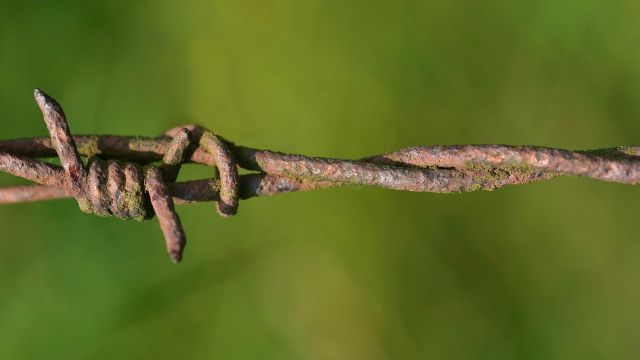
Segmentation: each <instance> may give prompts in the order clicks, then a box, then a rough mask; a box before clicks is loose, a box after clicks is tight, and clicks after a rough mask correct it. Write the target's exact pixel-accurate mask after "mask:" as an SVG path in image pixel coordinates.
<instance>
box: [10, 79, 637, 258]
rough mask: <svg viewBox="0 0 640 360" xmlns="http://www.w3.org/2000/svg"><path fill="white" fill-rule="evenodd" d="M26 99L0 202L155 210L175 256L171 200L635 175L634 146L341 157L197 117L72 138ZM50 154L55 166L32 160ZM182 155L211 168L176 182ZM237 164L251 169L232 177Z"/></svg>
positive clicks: (230, 201) (121, 212) (468, 187)
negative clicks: (30, 121) (11, 182)
mask: <svg viewBox="0 0 640 360" xmlns="http://www.w3.org/2000/svg"><path fill="white" fill-rule="evenodd" d="M35 98H36V101H37V103H38V105H39V106H40V109H41V110H42V113H43V116H44V121H45V123H46V125H47V128H48V130H49V134H50V138H25V139H16V140H4V141H0V170H2V171H5V172H8V173H10V174H13V175H16V176H19V177H22V178H25V179H28V180H31V181H34V182H36V183H37V184H34V185H23V186H12V187H4V188H0V204H8V203H18V202H29V201H38V200H50V199H59V198H75V199H76V201H77V202H78V204H79V206H80V209H81V210H82V211H84V212H88V213H94V214H96V215H99V216H117V217H120V218H122V219H125V220H128V219H135V220H138V221H147V220H149V219H151V218H153V216H154V215H157V216H158V220H159V222H160V226H161V228H162V231H163V233H164V235H165V239H166V243H167V250H168V252H169V254H170V255H171V258H172V260H173V261H174V262H179V261H180V260H181V259H182V253H183V250H184V247H185V244H186V236H185V233H184V230H183V229H182V225H181V223H180V217H179V216H178V214H177V213H176V212H175V209H174V204H179V205H183V204H190V203H197V202H205V201H215V202H216V204H217V208H218V212H219V213H220V214H221V215H223V216H233V215H235V214H236V212H237V209H238V204H239V200H246V199H249V198H252V197H256V196H268V195H276V194H281V193H287V192H292V191H308V190H313V189H319V188H329V187H333V186H340V185H347V184H357V185H369V186H378V187H383V188H387V189H393V190H408V191H421V192H437V193H454V192H466V191H476V190H493V189H496V188H500V187H502V186H505V185H515V184H526V183H530V182H533V181H538V180H546V179H551V178H554V177H558V176H586V177H590V178H594V179H599V180H604V181H612V182H619V183H625V184H635V183H637V182H640V157H639V156H640V146H620V147H614V148H606V149H597V150H584V151H568V150H561V149H552V148H546V147H537V146H508V145H459V146H458V145H457V146H428V147H412V148H406V149H402V150H398V151H394V152H390V153H386V154H382V155H378V156H372V157H367V158H363V159H360V160H340V159H331V158H318V157H307V156H302V155H290V154H283V153H278V152H273V151H269V150H259V149H254V148H249V147H244V146H239V145H235V144H234V143H232V142H230V141H228V140H226V139H224V138H222V137H220V136H219V135H217V134H215V133H214V132H211V131H209V130H207V129H205V128H203V127H201V126H198V125H187V126H183V127H178V128H175V129H172V130H169V131H167V132H166V133H164V134H162V135H161V136H159V137H156V138H150V137H140V136H112V135H76V136H73V135H71V132H70V130H69V126H68V123H67V120H66V117H65V115H64V111H63V110H62V107H61V106H60V105H59V104H58V103H57V102H56V101H55V100H54V99H53V98H51V97H50V96H48V95H47V94H45V93H44V92H42V91H40V90H38V89H36V90H35ZM55 156H58V157H59V158H60V161H61V163H62V166H57V165H54V164H50V163H46V162H43V161H40V160H38V158H51V157H55ZM81 156H84V157H86V160H85V161H83V160H82V157H81ZM185 163H196V164H204V165H209V166H216V167H217V168H218V171H219V174H220V176H219V177H218V178H212V179H202V180H194V181H186V182H176V178H177V176H178V172H179V170H180V167H181V166H182V165H183V164H185ZM238 168H243V169H247V170H252V171H255V173H253V174H246V175H238Z"/></svg>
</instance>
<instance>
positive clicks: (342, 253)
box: [0, 0, 640, 359]
mask: <svg viewBox="0 0 640 360" xmlns="http://www.w3.org/2000/svg"><path fill="white" fill-rule="evenodd" d="M0 76H1V82H0V137H1V138H2V139H11V138H18V137H32V136H45V135H46V134H47V130H46V127H45V125H44V123H43V121H42V115H41V113H40V111H39V109H38V107H37V105H36V103H35V101H34V99H33V95H32V94H33V89H34V88H36V87H39V88H41V89H43V90H44V91H46V92H48V93H49V94H51V95H52V96H54V97H55V98H56V99H58V101H59V102H60V103H61V104H62V105H63V106H64V108H65V111H66V113H67V116H68V118H69V122H70V126H71V129H72V132H73V133H75V134H88V133H91V134H93V133H96V134H122V135H147V136H155V135H157V134H160V133H161V132H163V131H165V130H167V129H169V128H172V127H175V126H178V125H184V124H189V123H199V124H202V125H204V126H206V127H208V128H210V129H213V130H214V131H216V132H218V133H220V134H222V135H223V136H225V137H226V138H228V139H230V140H232V141H235V142H237V143H239V144H242V145H248V146H254V147H258V148H268V149H272V150H278V151H284V152H291V153H301V154H305V155H313V156H327V157H339V158H360V157H364V156H369V155H374V154H379V153H382V152H386V151H391V150H396V149H400V148H403V147H408V146H417V145H434V144H468V143H506V144H534V145H543V146H551V147H560V148H566V149H590V148H599V147H609V146H617V145H629V144H637V143H640V137H639V135H638V134H640V126H639V122H638V119H639V118H640V102H639V101H638V99H639V96H640V5H639V3H638V2H635V1H607V2H604V1H602V2H601V1H590V0H576V1H566V0H561V1H558V0H547V1H506V0H505V1H483V2H478V1H473V0H467V1H464V0H460V1H431V2H426V1H425V2H416V1H386V2H385V1H353V0H349V1H311V0H307V1H284V0H280V1H254V2H245V1H226V2H214V1H146V2H133V3H132V2H129V1H95V2H88V1H81V0H78V1H55V2H53V1H40V2H32V1H10V2H9V1H3V2H2V4H1V5H0ZM213 174H214V170H213V169H212V168H206V167H198V166H195V165H193V166H187V167H185V168H184V171H183V173H182V174H181V179H182V180H184V179H194V178H202V177H211V176H213ZM0 183H1V184H3V185H8V184H16V183H23V181H21V180H20V179H16V178H13V177H11V176H9V175H6V174H3V175H1V176H0ZM639 190H640V189H638V188H637V187H633V186H628V185H620V184H612V183H605V182H599V181H595V180H591V179H579V178H561V179H555V180H552V181H548V182H541V183H534V184H531V185H526V186H511V187H507V188H503V189H499V190H497V191H494V192H477V193H467V194H461V195H441V194H427V193H409V192H394V191H389V190H383V189H374V188H357V187H345V188H336V189H330V190H320V191H314V192H309V193H294V194H286V195H280V196H275V197H271V198H259V199H252V200H249V201H246V202H242V203H241V205H240V211H239V213H238V215H237V216H236V217H234V218H230V219H224V218H221V217H219V216H218V215H217V213H216V210H215V206H214V204H202V205H191V206H184V207H180V208H179V209H178V211H179V213H180V216H181V217H182V220H183V224H184V226H185V228H186V231H187V235H188V237H189V245H188V246H187V249H186V252H185V260H184V262H183V263H182V264H180V265H174V264H172V263H171V261H170V259H169V256H168V255H167V254H166V250H165V247H164V244H163V242H164V240H163V236H162V233H161V231H160V229H159V226H158V224H157V220H155V219H154V220H153V221H151V222H148V223H136V222H132V221H131V222H123V221H121V220H119V219H113V218H100V217H97V216H94V215H89V214H84V213H82V212H80V211H79V209H78V206H77V204H76V203H75V201H73V200H59V201H51V202H42V203H32V204H20V205H11V206H3V207H0V247H1V249H2V250H1V251H0V358H2V359H41V358H42V359H51V358H64V359H112V358H118V359H143V358H149V359H170V358H171V359H175V358H183V359H205V358H218V359H516V358H517V359H566V358H582V359H589V358H593V359H600V358H607V359H614V358H620V359H624V358H637V356H638V353H639V352H640V307H639V303H640V262H639V261H638V259H640V244H639V242H638V223H637V222H636V221H637V219H638V213H637V209H638V206H637V204H638V202H639V201H640V193H639Z"/></svg>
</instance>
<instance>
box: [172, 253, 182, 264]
mask: <svg viewBox="0 0 640 360" xmlns="http://www.w3.org/2000/svg"><path fill="white" fill-rule="evenodd" d="M170 255H171V260H172V261H173V263H174V264H177V263H179V262H180V261H182V254H180V253H178V252H172V253H171V254H170Z"/></svg>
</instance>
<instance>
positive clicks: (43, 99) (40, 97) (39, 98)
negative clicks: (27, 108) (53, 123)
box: [33, 88, 64, 114]
mask: <svg viewBox="0 0 640 360" xmlns="http://www.w3.org/2000/svg"><path fill="white" fill-rule="evenodd" d="M33 96H34V97H35V98H36V102H37V103H38V105H39V106H40V109H42V110H44V109H45V108H53V109H55V111H56V112H58V113H62V114H64V112H63V111H62V107H61V106H60V104H58V102H57V101H56V100H55V99H54V98H52V97H51V96H49V95H47V94H46V93H45V92H44V91H42V90H40V89H38V88H36V89H35V90H34V91H33Z"/></svg>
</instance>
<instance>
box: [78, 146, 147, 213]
mask: <svg viewBox="0 0 640 360" xmlns="http://www.w3.org/2000/svg"><path fill="white" fill-rule="evenodd" d="M87 169H88V173H87V175H86V176H87V177H86V190H87V192H86V193H85V196H83V197H81V198H79V199H78V205H80V209H81V210H82V211H84V212H86V213H94V214H96V215H98V216H105V217H106V216H116V217H119V218H121V219H124V220H129V219H134V220H137V221H147V220H149V219H152V218H153V216H154V215H155V211H154V210H153V206H152V205H151V200H150V197H149V194H148V193H147V192H145V184H144V180H145V176H144V173H145V172H144V169H143V168H142V167H141V166H140V165H138V164H136V163H122V162H121V161H117V160H106V161H105V160H102V159H100V158H98V157H91V158H89V159H88V161H87Z"/></svg>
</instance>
